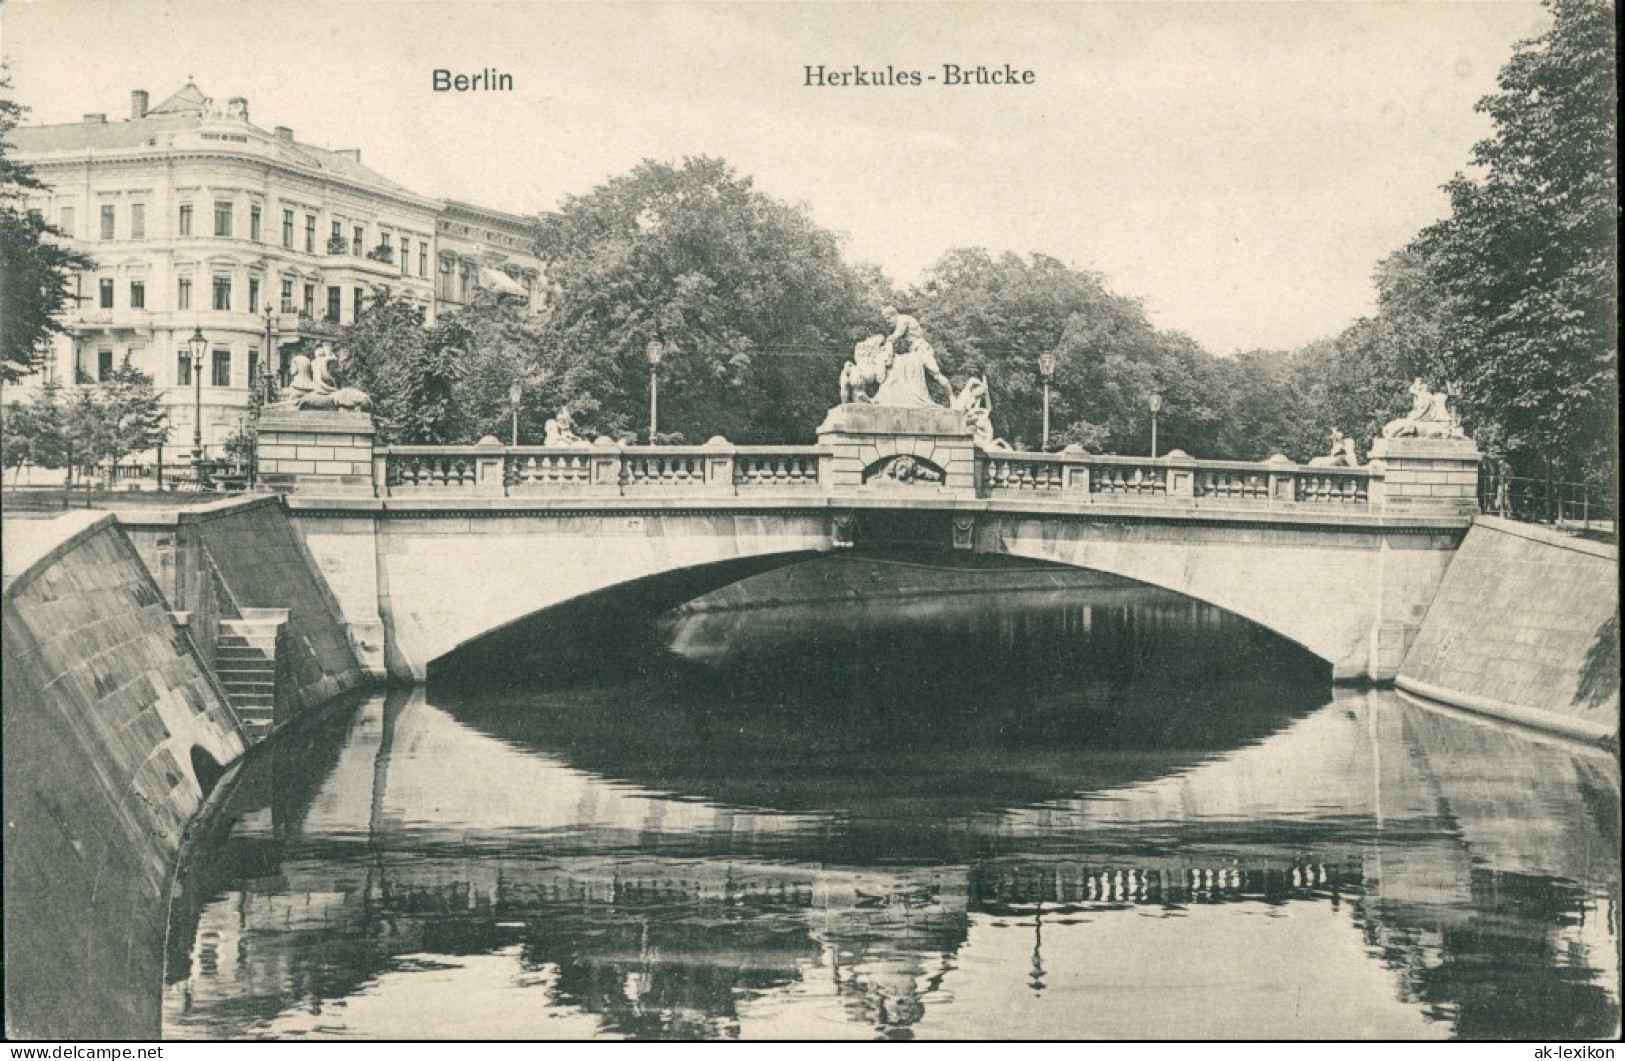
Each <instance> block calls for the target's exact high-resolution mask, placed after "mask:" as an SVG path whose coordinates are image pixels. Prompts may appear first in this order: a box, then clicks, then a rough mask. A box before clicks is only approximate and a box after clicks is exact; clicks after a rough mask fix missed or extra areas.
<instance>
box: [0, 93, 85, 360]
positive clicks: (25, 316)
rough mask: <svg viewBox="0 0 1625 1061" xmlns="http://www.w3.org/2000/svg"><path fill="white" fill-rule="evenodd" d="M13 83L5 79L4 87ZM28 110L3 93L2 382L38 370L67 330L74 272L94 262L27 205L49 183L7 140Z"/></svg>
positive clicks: (0, 154) (0, 179)
mask: <svg viewBox="0 0 1625 1061" xmlns="http://www.w3.org/2000/svg"><path fill="white" fill-rule="evenodd" d="M10 87H11V83H10V80H9V79H0V91H4V90H6V89H9V88H10ZM24 113H25V109H24V108H23V107H21V106H19V105H18V104H17V103H15V102H13V101H12V100H10V99H6V98H3V97H0V383H13V382H15V381H17V380H19V379H21V378H22V377H24V376H27V375H29V374H30V373H32V372H35V371H36V370H38V368H39V366H40V362H41V358H42V356H43V351H44V349H45V347H46V344H47V343H48V342H49V341H50V338H51V336H52V335H54V334H57V333H59V332H61V331H62V330H63V326H62V323H61V320H60V314H61V312H62V310H63V309H65V308H66V307H68V306H69V305H70V304H71V303H72V302H73V300H74V295H73V293H72V282H73V278H74V275H75V274H76V273H77V272H78V271H80V270H83V269H89V268H92V267H93V265H94V263H93V262H92V261H91V260H90V259H89V258H86V257H85V256H84V255H82V254H78V253H76V252H74V251H72V250H69V249H68V248H67V247H65V246H63V245H62V244H60V243H59V242H57V240H58V239H59V238H60V237H61V235H62V233H61V232H59V231H58V230H57V229H56V228H54V227H52V226H51V225H49V224H47V223H46V222H45V220H44V218H42V217H40V216H39V215H38V214H37V213H30V212H29V211H28V210H27V209H26V208H25V206H24V199H25V197H26V196H27V194H28V193H29V192H31V191H34V190H37V189H39V188H42V187H43V185H42V184H41V183H40V182H39V180H38V179H36V178H35V177H34V175H33V173H32V172H31V171H30V169H29V168H28V167H27V166H24V165H21V164H20V163H18V162H16V161H15V160H14V159H12V158H11V157H10V145H9V144H7V143H6V138H7V137H8V136H10V134H11V131H12V130H13V129H15V128H16V127H17V123H18V122H19V121H21V119H22V116H23V114H24Z"/></svg>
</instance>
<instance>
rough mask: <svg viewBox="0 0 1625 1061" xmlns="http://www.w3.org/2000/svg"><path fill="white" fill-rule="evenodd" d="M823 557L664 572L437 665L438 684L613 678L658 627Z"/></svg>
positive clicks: (466, 648) (551, 613)
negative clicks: (722, 592)
mask: <svg viewBox="0 0 1625 1061" xmlns="http://www.w3.org/2000/svg"><path fill="white" fill-rule="evenodd" d="M818 555H819V554H818V553H816V552H805V551H803V552H787V553H775V554H772V555H769V556H751V557H742V558H739V559H734V560H723V561H719V562H717V563H711V564H701V565H698V566H695V567H685V568H681V569H679V570H676V571H665V572H662V573H660V574H656V575H649V576H646V577H644V578H638V579H632V580H631V581H628V582H623V583H620V584H619V585H615V586H611V587H609V588H608V589H603V590H599V591H597V592H595V593H588V594H584V595H582V596H580V597H576V598H574V599H572V600H568V601H564V602H563V603H560V604H556V605H553V606H551V607H548V608H543V609H541V610H539V611H535V612H532V613H531V614H529V615H526V616H523V617H521V618H519V619H516V620H514V621H513V622H511V623H508V624H506V625H504V626H499V627H496V628H495V629H493V630H490V631H487V632H486V633H484V634H481V635H480V636H479V637H476V638H474V639H472V640H470V641H467V642H465V643H463V644H461V645H459V646H457V647H456V648H454V649H452V650H451V651H450V652H448V653H446V654H445V655H443V656H441V657H439V658H438V659H434V660H431V661H430V662H429V666H428V677H429V680H431V681H436V680H442V679H444V680H450V681H460V680H466V679H471V678H472V679H478V680H480V681H498V682H501V681H505V680H517V679H520V678H522V679H523V680H525V681H527V682H537V681H542V682H547V681H552V680H565V681H569V680H576V679H579V678H583V677H588V676H591V675H593V674H595V673H598V672H601V671H606V672H610V673H614V672H616V671H617V669H618V668H619V667H621V666H622V665H624V664H625V662H626V661H627V660H628V659H630V658H632V657H633V656H635V655H636V653H637V650H638V649H640V648H644V647H647V646H646V645H644V644H642V643H641V641H640V640H639V639H640V638H643V637H646V636H654V628H653V620H654V619H656V618H657V617H658V616H660V615H662V614H664V613H666V612H669V611H670V610H671V609H673V608H675V607H677V606H678V605H679V604H683V603H685V602H687V601H691V600H693V599H694V598H696V597H700V596H704V595H705V594H707V593H710V592H711V591H713V590H717V589H721V588H722V587H724V586H728V585H732V584H733V583H735V582H739V581H742V580H744V579H747V578H749V577H751V576H752V575H757V574H761V573H763V572H765V571H771V570H773V569H774V568H778V567H784V566H787V565H790V564H799V563H802V562H804V561H807V560H810V559H813V558H815V557H817V556H818Z"/></svg>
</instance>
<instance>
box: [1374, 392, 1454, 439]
mask: <svg viewBox="0 0 1625 1061" xmlns="http://www.w3.org/2000/svg"><path fill="white" fill-rule="evenodd" d="M1410 394H1411V409H1410V412H1408V413H1406V414H1405V415H1404V416H1401V417H1399V418H1398V419H1396V420H1390V421H1388V423H1387V424H1385V425H1384V426H1383V429H1382V437H1383V438H1464V437H1465V435H1464V434H1463V432H1462V429H1461V425H1460V424H1459V423H1458V422H1457V421H1456V415H1455V413H1453V412H1451V411H1450V408H1449V406H1448V404H1447V403H1448V402H1449V400H1450V395H1449V392H1447V391H1432V390H1429V389H1428V385H1427V384H1426V383H1423V382H1422V380H1421V378H1420V377H1418V378H1417V379H1416V381H1415V382H1413V383H1412V384H1411V386H1410Z"/></svg>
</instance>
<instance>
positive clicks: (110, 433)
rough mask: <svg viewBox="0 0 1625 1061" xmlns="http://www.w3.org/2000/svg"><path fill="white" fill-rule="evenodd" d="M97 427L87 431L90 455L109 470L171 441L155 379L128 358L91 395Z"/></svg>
mask: <svg viewBox="0 0 1625 1061" xmlns="http://www.w3.org/2000/svg"><path fill="white" fill-rule="evenodd" d="M89 393H90V395H91V401H92V404H93V406H94V408H95V410H96V419H97V423H96V425H95V426H94V428H88V426H87V428H86V430H87V432H89V434H88V436H87V443H88V447H87V448H88V452H90V453H93V454H94V455H95V457H96V459H98V460H106V461H107V462H108V465H109V468H110V469H111V468H116V467H118V464H119V462H120V461H122V460H123V459H124V458H125V457H127V456H129V455H130V454H132V453H140V452H142V451H143V450H149V449H153V448H155V447H157V446H161V445H163V444H164V443H165V442H167V441H169V424H168V417H167V414H166V413H165V412H164V407H163V403H162V402H161V401H160V400H159V398H158V392H157V391H156V390H155V389H154V388H153V383H152V377H151V376H149V375H147V374H146V373H145V372H142V371H141V370H140V369H138V368H136V367H135V366H134V365H132V364H130V361H129V359H128V358H125V360H124V361H122V362H121V363H120V364H119V365H118V367H117V368H115V369H114V370H113V374H112V375H111V376H110V377H109V378H108V379H107V380H106V381H105V382H103V383H101V384H100V385H98V386H97V387H96V388H94V389H93V390H91V391H89Z"/></svg>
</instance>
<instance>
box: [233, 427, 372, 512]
mask: <svg viewBox="0 0 1625 1061" xmlns="http://www.w3.org/2000/svg"><path fill="white" fill-rule="evenodd" d="M373 434H374V430H373V425H372V417H371V416H370V415H369V414H367V413H362V412H351V411H346V410H337V409H274V408H273V409H266V410H264V411H263V412H262V413H261V414H260V429H259V445H258V447H257V450H256V453H257V459H258V461H259V480H260V482H261V483H262V484H264V485H265V486H266V487H267V488H269V489H271V490H275V491H277V492H279V493H296V492H297V493H319V494H324V495H362V496H366V497H371V496H372V494H373V483H372V439H373Z"/></svg>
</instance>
